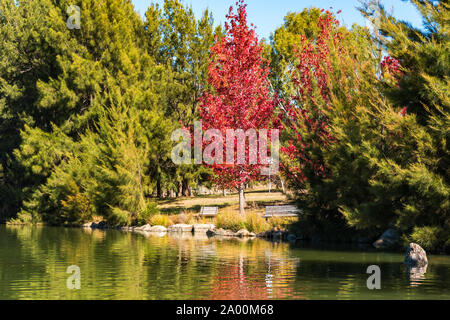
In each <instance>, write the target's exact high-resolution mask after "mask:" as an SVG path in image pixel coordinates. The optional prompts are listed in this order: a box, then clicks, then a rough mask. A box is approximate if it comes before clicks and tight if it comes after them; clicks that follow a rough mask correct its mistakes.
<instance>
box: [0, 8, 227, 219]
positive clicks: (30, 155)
mask: <svg viewBox="0 0 450 320" xmlns="http://www.w3.org/2000/svg"><path fill="white" fill-rule="evenodd" d="M68 5H69V3H68V2H67V1H57V2H56V3H55V2H53V1H50V0H45V1H39V2H37V1H27V0H23V1H19V3H17V2H16V1H13V0H11V1H9V0H7V1H2V2H1V7H0V12H1V16H0V17H1V19H0V23H1V31H0V32H1V40H0V41H1V43H0V48H1V50H0V52H1V53H0V55H1V57H0V60H1V61H2V62H1V65H0V83H1V87H0V90H1V91H0V106H1V108H0V117H1V120H2V121H1V122H0V130H1V131H0V132H1V137H2V139H1V141H2V143H1V146H0V148H1V168H0V170H1V179H2V180H1V181H0V188H1V192H0V194H1V196H0V197H2V199H1V203H2V206H1V208H0V210H1V211H0V213H1V216H2V218H7V217H11V216H14V215H15V214H16V212H19V213H18V217H19V218H20V220H22V221H38V220H40V219H43V220H44V221H46V222H49V223H55V224H62V223H69V224H80V223H82V222H83V221H86V220H88V219H90V218H91V217H92V215H99V216H104V217H105V218H106V219H107V220H108V221H109V222H110V223H111V224H114V225H117V224H129V223H142V222H145V221H146V220H147V219H148V218H149V216H150V215H151V214H153V213H154V212H156V205H155V204H154V202H153V201H152V200H151V199H152V196H153V194H154V193H156V194H157V195H161V194H162V189H163V188H165V190H172V192H174V193H175V192H180V193H182V189H187V188H188V187H189V183H192V180H194V179H195V180H196V181H198V180H199V179H200V178H201V177H199V176H200V174H201V173H203V172H204V170H203V169H202V168H201V167H200V168H176V167H175V166H174V165H173V164H172V162H171V161H169V160H170V152H171V148H172V142H171V140H170V137H171V133H172V131H173V129H174V128H176V127H179V126H180V123H183V124H184V125H189V124H190V123H192V122H193V119H194V118H195V110H196V108H197V97H198V96H199V94H200V92H201V90H202V89H203V87H204V85H206V78H207V66H208V56H209V52H208V49H209V47H211V46H212V44H213V43H214V41H215V36H216V35H220V29H217V30H214V29H213V24H212V18H211V15H210V14H209V13H208V12H205V14H204V16H203V17H202V18H201V19H200V20H199V21H197V20H196V19H195V18H194V16H193V13H192V10H191V9H189V8H185V7H183V6H182V5H181V4H180V2H179V1H176V0H167V1H166V2H165V4H164V10H159V8H158V7H157V6H154V5H152V6H151V7H150V8H149V10H148V12H147V14H146V15H147V22H146V23H144V22H143V21H142V19H141V17H139V15H138V14H137V13H136V12H135V11H134V8H133V5H132V4H131V2H130V1H125V2H124V1H121V0H108V1H104V2H99V1H94V0H92V1H83V3H82V5H81V8H80V11H81V28H80V29H69V28H68V27H67V26H66V20H67V18H68V15H67V14H66V9H67V7H68ZM30 12H31V13H32V14H31V15H30V14H29V13H30Z"/></svg>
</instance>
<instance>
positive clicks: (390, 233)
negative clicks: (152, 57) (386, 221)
mask: <svg viewBox="0 0 450 320" xmlns="http://www.w3.org/2000/svg"><path fill="white" fill-rule="evenodd" d="M399 238H400V235H399V233H398V232H397V231H396V230H394V229H387V230H386V231H385V232H384V233H383V234H382V235H381V237H380V238H379V239H378V240H377V241H375V242H374V243H373V246H374V247H375V248H377V249H386V248H392V247H394V246H395V245H397V243H398V240H399Z"/></svg>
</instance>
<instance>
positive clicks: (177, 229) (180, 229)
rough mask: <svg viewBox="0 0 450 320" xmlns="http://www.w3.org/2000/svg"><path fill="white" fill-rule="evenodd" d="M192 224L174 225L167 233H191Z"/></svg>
mask: <svg viewBox="0 0 450 320" xmlns="http://www.w3.org/2000/svg"><path fill="white" fill-rule="evenodd" d="M193 228H194V227H193V225H192V224H174V225H173V226H170V227H169V228H168V229H167V232H192V230H193Z"/></svg>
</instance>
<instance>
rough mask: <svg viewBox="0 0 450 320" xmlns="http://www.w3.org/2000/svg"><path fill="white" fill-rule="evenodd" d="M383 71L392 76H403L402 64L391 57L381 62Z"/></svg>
mask: <svg viewBox="0 0 450 320" xmlns="http://www.w3.org/2000/svg"><path fill="white" fill-rule="evenodd" d="M381 70H383V72H387V73H389V74H392V75H402V74H403V72H402V71H401V65H400V62H399V61H398V60H397V59H395V58H392V57H390V56H386V57H384V58H383V61H381Z"/></svg>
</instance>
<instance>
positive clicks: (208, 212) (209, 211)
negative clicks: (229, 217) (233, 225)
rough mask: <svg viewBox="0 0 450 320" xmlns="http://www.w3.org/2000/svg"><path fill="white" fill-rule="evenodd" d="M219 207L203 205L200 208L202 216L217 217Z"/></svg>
mask: <svg viewBox="0 0 450 320" xmlns="http://www.w3.org/2000/svg"><path fill="white" fill-rule="evenodd" d="M218 210H219V207H202V208H201V209H200V217H215V216H217V212H218Z"/></svg>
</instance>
